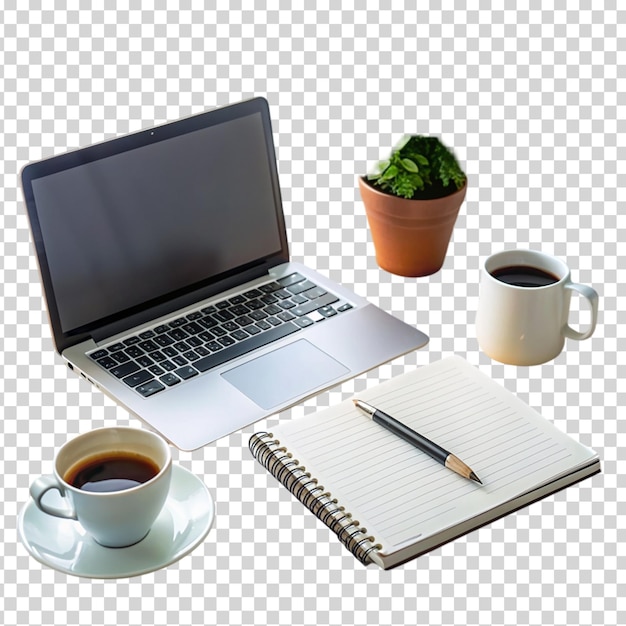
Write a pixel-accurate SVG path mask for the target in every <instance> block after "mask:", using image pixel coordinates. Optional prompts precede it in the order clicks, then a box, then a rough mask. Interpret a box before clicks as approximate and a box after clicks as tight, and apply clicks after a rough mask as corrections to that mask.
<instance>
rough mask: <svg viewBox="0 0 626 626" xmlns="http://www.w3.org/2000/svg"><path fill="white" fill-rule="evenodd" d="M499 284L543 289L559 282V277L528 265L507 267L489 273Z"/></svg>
mask: <svg viewBox="0 0 626 626" xmlns="http://www.w3.org/2000/svg"><path fill="white" fill-rule="evenodd" d="M490 273H491V275H492V276H493V277H494V278H496V279H498V280H499V281H500V282H503V283H506V284H507V285H514V286H516V287H545V286H546V285H553V284H554V283H558V282H559V280H560V279H559V277H558V276H555V275H554V274H551V273H550V272H546V271H544V270H541V269H539V268H538V267H532V266H530V265H508V266H506V267H499V268H498V269H495V270H493V271H492V272H490Z"/></svg>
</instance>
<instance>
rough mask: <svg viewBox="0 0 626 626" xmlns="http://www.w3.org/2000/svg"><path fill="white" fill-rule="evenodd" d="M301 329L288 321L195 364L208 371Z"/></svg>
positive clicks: (197, 367) (199, 368) (196, 366)
mask: <svg viewBox="0 0 626 626" xmlns="http://www.w3.org/2000/svg"><path fill="white" fill-rule="evenodd" d="M299 330H300V327H299V326H296V325H295V324H292V323H291V322H286V323H285V324H281V325H280V326H277V327H276V328H272V329H271V330H268V331H267V332H265V333H260V334H258V335H255V336H254V337H250V339H246V340H245V341H240V342H239V343H235V344H234V345H232V346H229V347H228V348H224V349H222V350H220V351H219V352H215V353H214V354H210V355H209V356H205V357H203V358H201V359H199V360H198V361H194V364H193V365H194V367H195V368H196V369H197V370H199V371H201V372H206V371H207V370H210V369H211V368H213V367H217V366H218V365H222V364H223V363H226V362H228V361H230V360H232V359H234V358H236V357H238V356H242V355H243V354H247V353H248V352H250V351H252V350H256V348H260V347H261V346H266V345H267V344H269V343H272V342H273V341H276V340H277V339H281V338H283V337H287V336H288V335H291V334H292V333H295V332H297V331H299Z"/></svg>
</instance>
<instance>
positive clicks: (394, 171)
mask: <svg viewBox="0 0 626 626" xmlns="http://www.w3.org/2000/svg"><path fill="white" fill-rule="evenodd" d="M397 175H398V168H397V167H396V166H395V165H390V166H389V167H388V168H387V169H386V170H385V171H384V172H383V173H382V174H381V176H380V180H389V179H390V178H395V177H396V176H397Z"/></svg>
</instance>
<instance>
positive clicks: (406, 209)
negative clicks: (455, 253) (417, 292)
mask: <svg viewBox="0 0 626 626" xmlns="http://www.w3.org/2000/svg"><path fill="white" fill-rule="evenodd" d="M359 188H360V190H361V198H362V199H363V204H364V205H365V212H366V214H367V221H368V223H369V227H370V230H371V232H372V239H373V240H374V247H375V248H376V261H377V263H378V265H379V266H380V267H381V268H382V269H384V270H386V271H388V272H391V273H392V274H398V275H399V276H428V275H430V274H434V273H435V272H437V271H439V270H440V269H441V266H442V265H443V262H444V260H445V258H446V252H447V250H448V244H449V242H450V237H451V236H452V229H453V228H454V223H455V222H456V218H457V215H458V213H459V209H460V208H461V204H462V203H463V200H464V199H465V192H466V190H467V181H466V182H465V184H464V185H463V187H461V189H459V190H458V191H456V192H454V193H452V194H450V195H449V196H445V197H443V198H436V199H434V200H407V199H406V198H398V197H396V196H392V195H390V194H387V193H383V192H382V191H379V190H378V189H376V188H375V187H373V186H372V185H370V184H369V183H368V182H366V181H365V180H364V179H363V178H362V177H359Z"/></svg>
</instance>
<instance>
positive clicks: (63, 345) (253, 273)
mask: <svg viewBox="0 0 626 626" xmlns="http://www.w3.org/2000/svg"><path fill="white" fill-rule="evenodd" d="M254 113H260V118H261V120H262V125H263V133H264V137H265V146H266V149H267V157H268V163H269V166H270V173H271V179H272V180H271V182H272V190H273V198H274V208H275V214H276V221H277V228H278V235H279V240H280V250H279V251H277V252H276V253H274V254H271V255H270V256H268V257H265V258H261V259H258V260H256V261H255V262H253V263H248V264H247V265H245V266H242V267H238V268H234V269H232V270H230V271H229V272H226V273H224V274H220V275H217V276H213V277H207V278H206V279H205V280H204V281H201V282H199V283H195V284H194V285H191V286H188V287H186V288H184V289H182V290H180V291H179V292H175V293H168V294H163V296H161V297H159V298H158V299H155V300H152V301H150V302H146V303H143V304H142V305H139V306H137V307H133V308H132V309H130V310H125V311H121V312H119V313H117V314H116V315H114V316H110V317H107V318H103V319H99V320H96V321H94V322H93V323H90V324H89V325H88V326H87V327H83V328H79V329H72V330H70V331H64V330H63V329H62V326H61V320H60V316H59V311H58V307H57V300H56V296H55V293H54V286H53V283H52V278H51V273H50V268H49V266H48V261H47V257H46V249H45V242H44V240H43V235H42V230H41V226H40V222H39V216H38V212H37V205H36V202H35V198H34V194H33V185H32V183H33V180H35V179H37V178H41V177H44V176H48V175H51V174H55V173H58V172H61V171H64V170H67V169H70V168H73V167H77V166H80V165H83V164H85V163H89V162H92V161H96V160H98V159H103V158H107V157H110V156H113V155H116V154H121V153H123V152H127V151H129V150H134V149H136V148H139V147H142V146H147V145H151V144H153V143H155V142H158V141H163V140H166V139H170V138H173V137H177V136H181V135H184V134H187V133H189V132H193V131H195V130H200V129H203V128H208V127H210V126H214V125H216V124H221V123H224V122H227V121H230V120H233V119H237V118H239V117H244V116H248V115H252V114H254ZM21 181H22V190H23V194H24V200H25V204H26V210H27V214H28V218H29V222H30V229H31V235H32V239H33V244H34V247H35V252H36V255H37V259H38V264H39V271H40V276H41V281H42V285H43V291H44V297H45V300H46V304H47V309H48V316H49V321H50V327H51V330H52V335H53V341H54V344H55V348H56V350H57V351H58V352H59V353H60V354H62V353H63V351H64V350H65V349H67V348H68V347H70V346H74V345H77V344H79V343H82V342H84V341H86V340H88V339H92V338H93V339H95V340H96V341H100V340H102V339H104V338H105V337H108V336H112V335H115V334H117V333H120V332H124V331H126V330H130V329H132V328H134V327H135V326H138V325H140V324H144V323H146V322H149V321H150V320H152V319H155V318H157V317H161V316H163V315H168V314H171V313H174V312H175V311H177V310H178V309H181V308H183V307H185V306H189V305H190V304H193V303H195V302H199V301H202V300H204V299H206V298H210V297H212V296H215V295H217V294H219V293H221V292H223V291H226V290H228V289H232V288H233V287H236V286H237V285H238V284H243V283H245V282H247V281H250V280H253V279H255V278H257V277H259V276H263V275H265V274H267V272H268V271H269V270H270V269H271V268H272V267H274V266H276V265H279V264H281V263H285V262H287V261H289V246H288V240H287V232H286V226H285V219H284V213H283V208H282V199H281V193H280V185H279V180H278V171H277V167H276V154H275V148H274V141H273V135H272V125H271V118H270V112H269V105H268V102H267V100H266V99H265V98H262V97H256V98H253V99H251V100H246V101H243V102H238V103H235V104H231V105H227V106H224V107H221V108H218V109H212V110H209V111H205V112H203V113H200V114H197V115H193V116H191V117H187V118H183V119H179V120H177V121H174V122H169V123H167V124H163V125H159V126H153V127H150V128H146V129H144V130H141V131H138V132H135V133H131V134H128V135H124V136H121V137H117V138H114V139H111V140H108V141H105V142H102V143H98V144H94V145H91V146H88V147H85V148H81V149H78V150H74V151H71V152H67V153H64V154H60V155H56V156H53V157H50V158H48V159H44V160H42V161H37V162H34V163H29V164H27V165H26V166H25V167H24V168H23V169H22V172H21Z"/></svg>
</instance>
